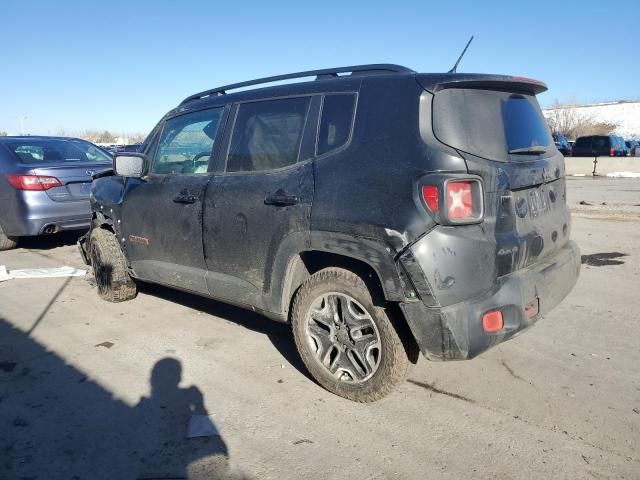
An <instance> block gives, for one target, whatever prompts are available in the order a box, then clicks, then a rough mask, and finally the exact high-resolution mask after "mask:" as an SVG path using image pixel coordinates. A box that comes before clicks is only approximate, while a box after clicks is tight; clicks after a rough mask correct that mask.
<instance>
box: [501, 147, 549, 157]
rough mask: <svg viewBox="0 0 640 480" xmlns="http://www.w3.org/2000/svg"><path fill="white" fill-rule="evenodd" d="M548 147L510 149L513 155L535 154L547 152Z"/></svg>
mask: <svg viewBox="0 0 640 480" xmlns="http://www.w3.org/2000/svg"><path fill="white" fill-rule="evenodd" d="M547 152H548V149H547V147H524V148H514V149H513V150H509V153H510V154H512V155H529V154H531V155H535V154H538V153H547Z"/></svg>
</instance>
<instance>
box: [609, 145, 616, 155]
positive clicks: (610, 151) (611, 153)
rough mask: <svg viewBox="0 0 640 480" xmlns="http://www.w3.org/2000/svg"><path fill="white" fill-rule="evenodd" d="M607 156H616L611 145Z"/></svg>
mask: <svg viewBox="0 0 640 480" xmlns="http://www.w3.org/2000/svg"><path fill="white" fill-rule="evenodd" d="M609 156H610V157H615V156H616V151H615V150H614V149H613V147H611V149H610V150H609Z"/></svg>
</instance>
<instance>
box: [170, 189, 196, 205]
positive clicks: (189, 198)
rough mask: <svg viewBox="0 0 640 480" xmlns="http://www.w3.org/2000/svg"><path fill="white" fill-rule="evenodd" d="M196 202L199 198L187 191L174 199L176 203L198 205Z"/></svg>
mask: <svg viewBox="0 0 640 480" xmlns="http://www.w3.org/2000/svg"><path fill="white" fill-rule="evenodd" d="M196 200H198V197H196V196H195V195H193V194H191V193H189V192H187V191H182V192H180V193H179V194H177V195H176V196H175V197H173V201H174V202H176V203H196Z"/></svg>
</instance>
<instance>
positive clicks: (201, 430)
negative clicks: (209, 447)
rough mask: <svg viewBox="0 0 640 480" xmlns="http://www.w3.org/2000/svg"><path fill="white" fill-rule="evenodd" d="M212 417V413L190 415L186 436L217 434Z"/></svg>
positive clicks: (210, 435)
mask: <svg viewBox="0 0 640 480" xmlns="http://www.w3.org/2000/svg"><path fill="white" fill-rule="evenodd" d="M214 419H215V416H214V415H191V419H190V420H189V430H188V431H187V438H196V437H213V436H216V435H218V436H219V435H220V432H219V431H218V428H217V427H216V424H215V423H214Z"/></svg>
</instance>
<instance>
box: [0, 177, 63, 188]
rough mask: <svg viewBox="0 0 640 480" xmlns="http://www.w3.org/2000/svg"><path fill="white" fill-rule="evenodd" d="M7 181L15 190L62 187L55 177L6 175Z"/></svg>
mask: <svg viewBox="0 0 640 480" xmlns="http://www.w3.org/2000/svg"><path fill="white" fill-rule="evenodd" d="M7 180H9V183H10V184H11V185H13V187H14V188H15V189H17V190H49V189H50V188H53V187H61V186H62V183H60V180H58V179H57V178H56V177H47V176H45V175H7Z"/></svg>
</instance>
